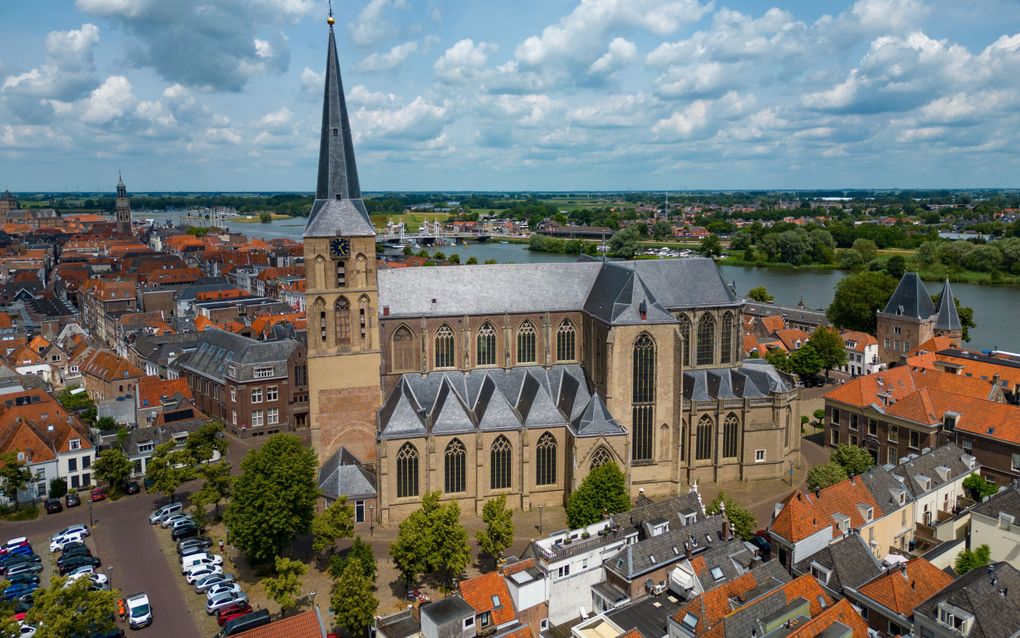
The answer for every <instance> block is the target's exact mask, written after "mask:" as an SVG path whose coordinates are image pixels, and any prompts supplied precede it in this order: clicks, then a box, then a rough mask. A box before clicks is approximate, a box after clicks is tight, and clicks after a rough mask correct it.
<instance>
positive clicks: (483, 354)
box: [475, 321, 496, 366]
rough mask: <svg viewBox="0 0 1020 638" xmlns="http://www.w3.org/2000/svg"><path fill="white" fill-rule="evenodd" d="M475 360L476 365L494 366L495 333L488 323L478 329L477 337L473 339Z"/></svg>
mask: <svg viewBox="0 0 1020 638" xmlns="http://www.w3.org/2000/svg"><path fill="white" fill-rule="evenodd" d="M475 358H476V360H477V365H480V366H494V365H496V331H495V330H494V329H493V327H492V324H491V323H489V322H488V321H486V322H485V323H483V324H482V327H481V328H479V329H478V336H477V337H476V338H475Z"/></svg>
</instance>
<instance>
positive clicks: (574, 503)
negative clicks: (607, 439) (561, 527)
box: [567, 462, 630, 529]
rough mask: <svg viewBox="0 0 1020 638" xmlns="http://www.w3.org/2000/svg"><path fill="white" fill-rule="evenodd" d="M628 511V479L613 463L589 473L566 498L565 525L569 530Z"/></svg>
mask: <svg viewBox="0 0 1020 638" xmlns="http://www.w3.org/2000/svg"><path fill="white" fill-rule="evenodd" d="M629 509H630V497H629V496H628V495H627V477H626V476H624V474H623V472H621V471H620V468H619V467H618V466H617V465H616V463H612V462H610V463H605V464H603V465H600V466H598V467H597V468H595V469H593V470H592V471H591V472H589V473H588V476H586V477H584V480H583V481H581V485H580V486H579V487H578V488H577V489H576V490H574V491H573V492H571V493H570V497H569V498H568V499H567V524H568V525H569V526H570V528H571V529H577V528H579V527H584V526H585V525H591V524H592V523H595V522H598V521H600V520H602V518H603V517H604V516H605V515H606V514H607V513H608V514H616V513H618V512H626V511H627V510H629Z"/></svg>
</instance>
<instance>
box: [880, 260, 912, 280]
mask: <svg viewBox="0 0 1020 638" xmlns="http://www.w3.org/2000/svg"><path fill="white" fill-rule="evenodd" d="M885 271H886V272H887V273H889V276H890V277H892V278H893V279H895V280H896V281H899V280H900V278H901V277H903V273H905V272H907V260H906V259H904V258H903V255H893V256H892V257H890V258H889V260H888V261H886V262H885Z"/></svg>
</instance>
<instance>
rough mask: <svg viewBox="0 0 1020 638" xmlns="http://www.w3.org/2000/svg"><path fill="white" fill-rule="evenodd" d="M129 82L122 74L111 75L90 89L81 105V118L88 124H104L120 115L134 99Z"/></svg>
mask: <svg viewBox="0 0 1020 638" xmlns="http://www.w3.org/2000/svg"><path fill="white" fill-rule="evenodd" d="M131 91H132V87H131V82H129V81H128V79H127V78H126V77H124V76H123V75H111V76H110V77H108V78H106V80H105V81H103V83H102V84H101V85H100V86H99V87H98V88H96V89H95V90H93V91H92V93H91V94H90V95H89V97H88V98H86V99H85V100H84V101H83V103H82V105H81V108H82V111H81V119H82V121H83V122H88V123H89V124H105V123H107V122H109V121H110V120H112V119H114V118H118V117H122V116H123V115H124V114H125V113H126V112H127V111H128V109H129V108H130V106H131V105H132V104H133V103H134V101H135V96H134V95H133V94H132V92H131Z"/></svg>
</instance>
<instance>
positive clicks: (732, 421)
mask: <svg viewBox="0 0 1020 638" xmlns="http://www.w3.org/2000/svg"><path fill="white" fill-rule="evenodd" d="M739 437H740V421H739V420H738V419H737V415H736V414H733V413H730V415H729V416H727V417H726V420H725V421H723V443H722V449H723V453H722V455H723V458H727V459H731V458H734V457H735V456H736V455H737V442H738V439H739Z"/></svg>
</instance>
